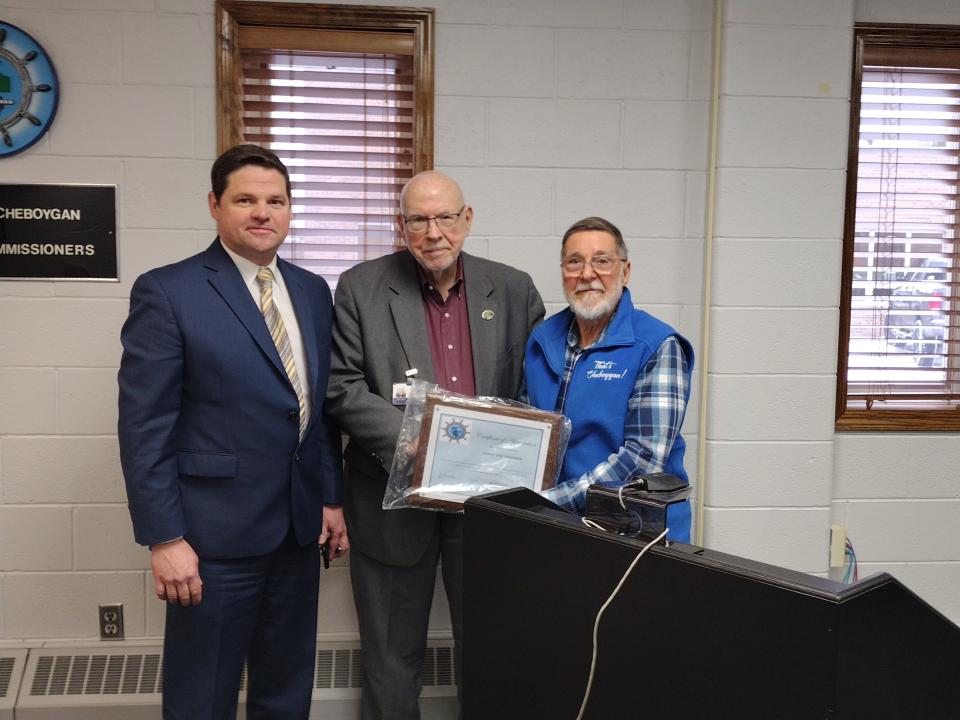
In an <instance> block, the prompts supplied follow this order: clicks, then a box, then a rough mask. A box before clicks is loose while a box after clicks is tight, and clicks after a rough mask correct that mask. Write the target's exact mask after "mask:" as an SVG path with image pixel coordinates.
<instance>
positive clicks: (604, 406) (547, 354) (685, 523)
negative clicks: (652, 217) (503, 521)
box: [524, 289, 693, 542]
mask: <svg viewBox="0 0 960 720" xmlns="http://www.w3.org/2000/svg"><path fill="white" fill-rule="evenodd" d="M571 322H573V313H572V312H571V311H570V309H569V308H567V309H566V310H564V311H562V312H560V313H557V314H556V315H553V316H552V317H550V318H548V319H547V320H545V321H544V322H543V323H541V324H540V325H539V326H538V327H537V328H536V329H535V330H534V331H533V334H532V335H531V336H530V339H529V340H528V341H527V352H526V358H525V361H524V362H525V364H524V375H525V378H526V383H527V392H528V394H529V396H530V402H531V404H533V405H535V406H536V407H539V408H543V409H547V410H554V409H555V408H556V402H557V394H558V391H559V389H560V378H561V375H562V373H563V360H564V354H565V352H566V348H567V332H568V330H569V329H570V323H571ZM671 335H672V336H674V337H676V338H677V340H678V341H679V342H680V344H681V346H682V347H683V349H684V352H685V353H686V354H687V359H688V362H689V370H691V371H692V369H693V348H692V347H691V346H690V343H689V342H688V341H687V340H686V339H685V338H683V337H682V336H680V335H679V334H678V333H677V332H676V330H674V329H673V328H672V327H670V326H669V325H667V324H666V323H664V322H661V321H660V320H657V319H656V318H655V317H653V316H652V315H650V314H649V313H646V312H644V311H642V310H637V309H635V308H634V307H633V303H632V301H631V299H630V291H629V290H627V289H624V291H623V296H622V297H621V299H620V304H619V305H618V307H617V312H616V313H615V314H614V316H613V318H612V319H611V321H610V324H609V325H608V326H607V329H606V332H605V333H604V335H603V337H602V338H601V340H600V341H599V342H597V343H596V344H595V345H593V346H592V347H590V348H587V349H586V350H584V351H583V353H582V354H581V356H580V359H579V360H578V361H577V364H576V366H575V367H574V371H573V379H572V380H571V382H570V385H569V387H568V388H567V400H566V407H565V408H564V414H565V415H566V416H567V417H568V418H570V421H571V422H572V424H573V430H572V432H571V435H570V441H569V444H568V445H567V452H566V454H565V455H564V458H563V468H562V471H561V475H560V478H559V481H560V482H564V481H567V480H575V479H576V478H578V477H580V476H581V475H583V474H584V473H586V472H589V471H590V470H592V469H593V468H595V467H596V466H597V465H599V464H600V463H602V462H604V461H605V460H606V459H607V457H609V456H610V455H612V454H615V453H616V452H618V451H619V450H620V448H621V447H622V446H623V443H624V436H623V423H624V418H626V415H627V402H628V401H629V399H630V396H631V395H632V393H633V389H634V387H635V385H636V381H637V375H638V374H639V373H640V372H641V371H642V370H643V368H644V367H645V366H646V364H647V362H648V361H649V360H650V358H651V356H653V355H654V354H655V353H656V351H657V348H659V347H660V344H661V343H662V342H663V341H664V340H666V339H667V338H668V337H670V336H671ZM687 380H688V382H687V393H688V395H687V399H688V400H689V387H690V383H689V380H690V378H689V376H688V378H687ZM685 448H686V443H685V442H684V439H683V437H682V436H680V435H677V438H676V442H674V445H673V448H672V449H671V451H670V454H669V456H668V458H667V462H666V465H665V467H664V472H668V473H673V474H674V475H677V476H678V477H681V478H683V479H684V480H686V479H687V473H686V471H685V470H684V468H683V454H684V449H685ZM668 524H669V526H670V536H669V537H670V539H672V540H680V541H683V542H689V538H690V505H689V503H686V502H685V503H683V504H678V505H675V506H672V507H671V509H670V513H669V515H668Z"/></svg>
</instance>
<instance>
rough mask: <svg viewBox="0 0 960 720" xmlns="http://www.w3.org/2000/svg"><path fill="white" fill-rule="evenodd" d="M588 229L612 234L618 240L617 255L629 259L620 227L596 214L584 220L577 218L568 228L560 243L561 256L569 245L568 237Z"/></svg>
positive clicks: (622, 258)
mask: <svg viewBox="0 0 960 720" xmlns="http://www.w3.org/2000/svg"><path fill="white" fill-rule="evenodd" d="M588 230H597V231H599V232H605V233H609V234H610V235H612V236H613V239H614V240H616V241H617V255H619V256H620V259H621V260H626V259H627V244H626V243H625V242H624V241H623V235H622V234H621V232H620V229H619V228H618V227H617V226H616V225H614V224H613V223H612V222H610V221H609V220H604V219H603V218H602V217H596V216H595V215H591V216H590V217H585V218H584V219H583V220H577V221H576V222H575V223H574V224H573V225H571V226H570V227H569V228H567V231H566V232H565V233H564V234H563V240H562V241H561V243H560V257H563V248H564V247H566V245H567V238H569V237H570V236H571V235H573V234H575V233H578V232H585V231H588Z"/></svg>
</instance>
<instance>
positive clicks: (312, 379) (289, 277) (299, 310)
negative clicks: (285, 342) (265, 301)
mask: <svg viewBox="0 0 960 720" xmlns="http://www.w3.org/2000/svg"><path fill="white" fill-rule="evenodd" d="M277 269H279V270H280V273H281V274H282V275H283V282H284V284H285V285H286V286H287V292H289V293H290V302H291V303H292V305H293V312H294V313H295V314H296V316H297V324H298V325H299V326H300V339H301V341H302V342H303V351H304V353H305V354H306V356H307V375H308V376H309V377H308V383H309V385H310V393H311V399H310V405H311V408H312V410H314V411H315V410H316V409H317V408H320V407H323V398H320V399H319V400H318V399H317V372H318V368H319V348H318V347H317V334H316V333H315V332H314V331H313V328H314V327H316V325H315V323H314V320H313V305H312V303H311V302H310V298H309V296H308V295H307V290H306V288H305V287H304V286H303V285H302V284H301V283H300V280H299V279H298V278H297V277H295V276H294V274H293V273H292V272H289V271H288V269H287V262H286V261H284V260H280V259H279V258H278V259H277ZM310 414H311V415H314V414H315V413H314V412H311V413H310ZM311 419H312V418H311ZM308 427H309V426H308Z"/></svg>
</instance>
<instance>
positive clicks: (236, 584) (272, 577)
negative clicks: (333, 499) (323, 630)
mask: <svg viewBox="0 0 960 720" xmlns="http://www.w3.org/2000/svg"><path fill="white" fill-rule="evenodd" d="M200 578H201V580H202V581H203V599H202V601H201V602H200V604H199V605H195V606H190V607H182V606H180V605H169V606H168V607H167V619H166V630H165V632H164V645H163V666H164V667H163V717H164V720H233V719H234V718H235V717H236V713H237V693H238V692H239V689H240V676H241V672H242V669H243V661H244V659H246V660H247V673H248V682H247V718H248V720H298V719H300V718H302V719H303V720H306V718H307V716H308V715H309V713H310V696H311V693H312V691H313V671H314V660H315V653H316V639H317V595H318V590H319V580H320V550H319V548H318V547H317V544H316V543H311V544H310V545H308V546H306V547H300V546H298V545H297V544H296V542H295V541H294V539H293V537H292V535H288V537H287V539H286V540H285V541H284V542H283V544H282V545H281V546H280V547H279V548H277V549H276V550H275V551H273V552H272V553H269V554H267V555H260V556H256V557H249V558H238V559H229V560H204V559H202V558H201V560H200Z"/></svg>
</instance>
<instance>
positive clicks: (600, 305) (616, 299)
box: [564, 272, 623, 322]
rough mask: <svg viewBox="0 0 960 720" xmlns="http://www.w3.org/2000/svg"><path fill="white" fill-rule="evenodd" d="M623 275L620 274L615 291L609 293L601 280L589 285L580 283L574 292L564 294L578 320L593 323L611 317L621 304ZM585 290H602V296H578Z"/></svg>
mask: <svg viewBox="0 0 960 720" xmlns="http://www.w3.org/2000/svg"><path fill="white" fill-rule="evenodd" d="M622 279H623V273H622V272H621V273H620V277H619V278H618V282H617V284H616V288H615V290H612V291H610V292H607V291H606V289H605V288H604V287H603V283H601V282H600V280H599V278H598V279H595V280H594V281H593V282H589V283H578V284H577V287H576V288H575V289H574V290H573V291H572V292H564V294H565V295H566V297H567V302H568V303H570V309H571V310H572V311H573V314H574V315H576V317H577V319H578V320H585V321H588V322H592V321H594V320H599V319H600V318H603V317H606V316H607V315H611V314H612V313H613V311H614V310H616V309H617V305H618V304H619V303H620V297H621V296H622V295H623V283H622V282H621V281H622ZM584 290H600V291H601V292H602V293H603V294H602V295H595V294H591V295H584V296H580V295H577V293H578V292H582V291H584Z"/></svg>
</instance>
